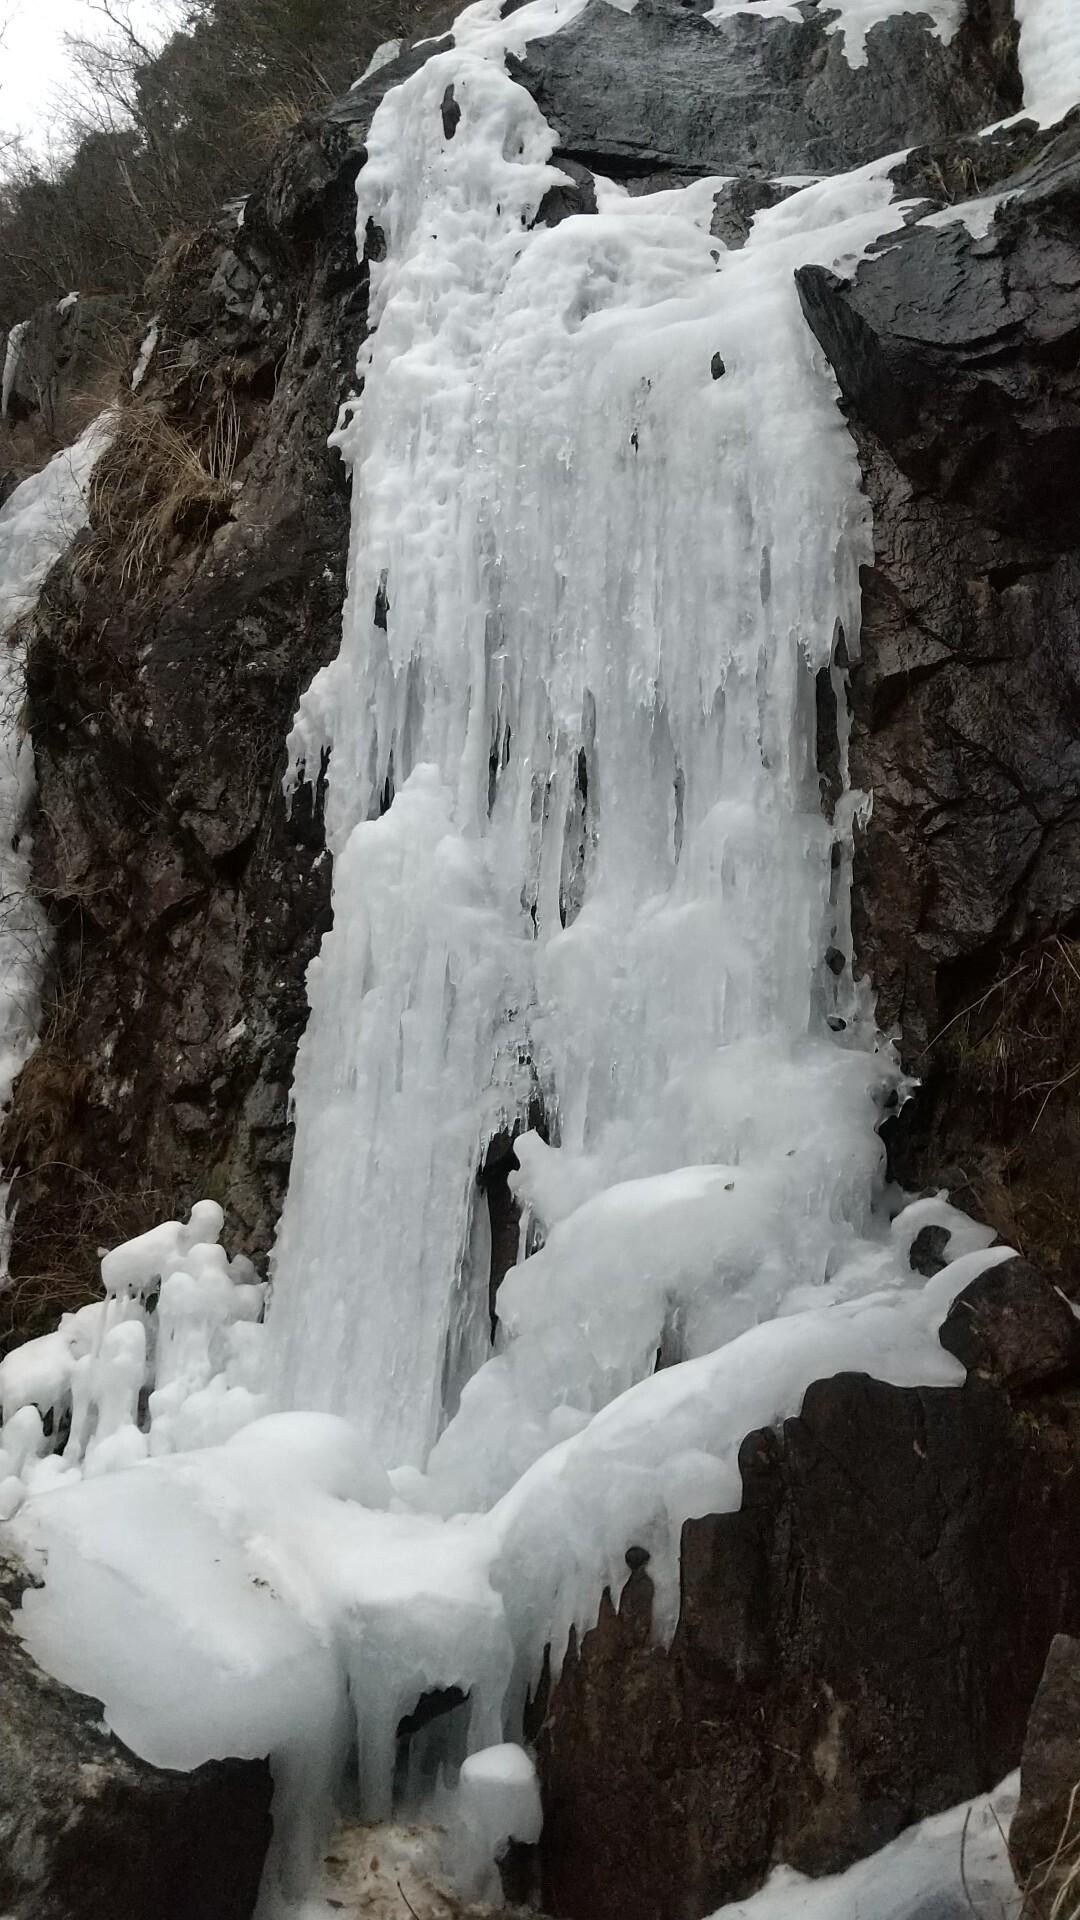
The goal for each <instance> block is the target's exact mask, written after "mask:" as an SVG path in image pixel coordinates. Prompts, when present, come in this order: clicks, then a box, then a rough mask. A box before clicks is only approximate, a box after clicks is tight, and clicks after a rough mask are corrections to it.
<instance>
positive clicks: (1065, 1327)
mask: <svg viewBox="0 0 1080 1920" xmlns="http://www.w3.org/2000/svg"><path fill="white" fill-rule="evenodd" d="M941 1344H942V1346H943V1347H946V1348H947V1349H948V1351H949V1352H950V1353H952V1354H955V1355H956V1358H957V1359H958V1360H959V1361H960V1362H961V1363H962V1365H964V1366H965V1367H966V1368H967V1369H968V1372H969V1373H973V1372H979V1373H988V1374H991V1375H993V1377H994V1378H995V1379H996V1380H1000V1381H1001V1383H1002V1385H1003V1386H1006V1387H1009V1388H1013V1389H1021V1388H1024V1387H1030V1386H1035V1385H1038V1384H1039V1383H1045V1382H1046V1381H1048V1380H1056V1379H1060V1378H1063V1377H1065V1376H1066V1375H1069V1374H1075V1373H1077V1372H1080V1321H1078V1320H1077V1318H1076V1315H1075V1314H1074V1312H1073V1310H1072V1308H1071V1307H1070V1305H1069V1303H1068V1301H1067V1300H1066V1299H1065V1296H1064V1294H1062V1293H1061V1292H1059V1290H1058V1288H1057V1287H1054V1286H1051V1284H1050V1282H1049V1280H1047V1279H1046V1278H1045V1276H1044V1275H1043V1274H1041V1273H1039V1272H1038V1270H1037V1269H1036V1268H1035V1267H1032V1266H1030V1265H1029V1264H1028V1262H1027V1261H1026V1260H1006V1261H1004V1262H1003V1263H1002V1265H1001V1266H997V1267H990V1268H989V1269H988V1270H987V1272H985V1273H982V1274H980V1275H979V1277H978V1279H977V1280H973V1281H972V1282H971V1285H970V1286H968V1287H965V1288H964V1291H963V1293H961V1294H958V1295H957V1297H956V1299H955V1300H954V1301H953V1303H952V1306H951V1307H950V1308H949V1311H948V1313H947V1315H946V1317H945V1324H944V1326H943V1327H942V1329H941Z"/></svg>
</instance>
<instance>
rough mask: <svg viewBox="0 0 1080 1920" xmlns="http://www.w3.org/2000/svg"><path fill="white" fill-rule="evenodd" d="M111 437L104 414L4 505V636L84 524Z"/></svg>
mask: <svg viewBox="0 0 1080 1920" xmlns="http://www.w3.org/2000/svg"><path fill="white" fill-rule="evenodd" d="M14 332H15V328H14V327H13V328H12V334H14ZM10 354H11V335H9V336H8V355H9V357H10ZM108 437H109V424H108V418H107V416H102V417H101V418H99V419H97V420H95V421H93V422H92V423H91V425H90V426H89V427H87V429H86V432H85V433H84V434H83V435H82V437H81V438H80V439H78V440H76V442H75V444H74V446H71V447H65V448H64V449H63V451H62V452H60V453H57V454H54V455H53V458H52V459H51V460H50V461H49V462H48V465H47V466H44V467H42V469H41V471H40V473H35V474H31V476H30V478H29V479H28V480H24V481H23V482H22V484H21V486H18V487H16V488H15V491H14V493H12V494H10V495H9V497H8V498H7V500H5V502H4V504H3V506H2V507H0V632H2V631H3V630H4V629H5V628H6V627H9V626H10V625H11V623H12V621H13V620H17V619H18V617H19V615H20V614H21V613H24V612H25V611H26V608H27V607H28V606H30V604H31V602H32V601H33V598H34V595H35V593H36V592H37V589H38V587H39V586H40V584H41V582H42V580H43V579H44V577H45V575H46V573H47V572H48V570H49V568H50V567H51V566H52V564H53V561H54V560H56V559H58V557H59V556H60V554H61V553H63V551H64V549H65V548H66V547H68V546H69V545H70V544H71V541H72V540H73V538H74V536H75V534H76V533H78V531H79V529H80V527H82V526H83V525H84V524H85V521H86V489H87V485H88V483H89V479H90V475H91V472H92V471H93V467H94V463H95V461H96V460H97V459H98V457H99V455H100V454H101V453H102V452H103V451H104V449H105V446H106V445H107V442H108Z"/></svg>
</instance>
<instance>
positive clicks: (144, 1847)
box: [0, 1557, 271, 1920]
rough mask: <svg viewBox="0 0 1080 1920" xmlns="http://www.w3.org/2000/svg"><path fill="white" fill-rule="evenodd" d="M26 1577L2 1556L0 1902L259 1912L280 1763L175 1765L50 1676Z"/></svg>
mask: <svg viewBox="0 0 1080 1920" xmlns="http://www.w3.org/2000/svg"><path fill="white" fill-rule="evenodd" d="M27 1584H28V1576H27V1574H26V1572H25V1570H24V1569H23V1568H22V1567H20V1566H19V1565H18V1564H17V1563H14V1562H12V1561H10V1560H7V1559H4V1558H2V1557H0V1698H2V1701H3V1712H2V1713H0V1912H3V1914H4V1916H5V1920H250V1916H251V1914H252V1912H253V1911H254V1906H255V1899H256V1896H257V1893H258V1888H259V1877H260V1874H261V1871H262V1862H263V1857H264V1855H265V1852H266V1847H267V1843H268V1841H269V1838H270V1796H271V1781H270V1771H269V1768H268V1767H267V1766H266V1764H265V1762H263V1761H240V1760H226V1761H222V1762H215V1763H213V1764H211V1765H209V1766H205V1767H200V1768H198V1769H197V1771H196V1772H194V1773H188V1774H176V1773H165V1772H162V1771H161V1770H160V1769H159V1768H157V1767H151V1766H147V1765H146V1764H145V1762H144V1761H141V1760H137V1759H136V1758H135V1756H134V1755H133V1754H130V1753H129V1752H128V1751H127V1749H126V1748H124V1747H122V1746H121V1745H120V1743H119V1741H118V1740H116V1739H114V1738H113V1736H112V1735H111V1734H110V1733H109V1732H108V1731H107V1729H106V1728H105V1727H104V1725H103V1723H102V1719H101V1708H100V1707H99V1705H98V1704H97V1702H96V1701H93V1700H84V1699H82V1698H81V1697H80V1696H79V1695H78V1694H74V1693H71V1692H69V1691H68V1689H67V1688H66V1687H62V1686H59V1685H58V1684H57V1682H56V1681H54V1680H50V1679H48V1678H47V1677H46V1676H45V1675H44V1674H43V1673H41V1672H40V1671H39V1669H38V1668H37V1667H35V1666H34V1664H33V1662H32V1661H31V1660H30V1658H29V1656H28V1655H27V1654H26V1652H25V1651H24V1649H23V1647H22V1645H21V1643H20V1641H19V1639H18V1636H17V1634H16V1631H15V1628H14V1626H13V1623H12V1614H13V1611H14V1609H15V1608H16V1607H17V1605H18V1601H19V1599H20V1597H21V1594H22V1592H23V1589H24V1588H25V1587H26V1585H27Z"/></svg>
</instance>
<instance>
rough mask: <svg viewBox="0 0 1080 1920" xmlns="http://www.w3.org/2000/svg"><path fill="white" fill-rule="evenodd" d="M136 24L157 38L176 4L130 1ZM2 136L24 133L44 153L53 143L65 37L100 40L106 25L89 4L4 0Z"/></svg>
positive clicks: (0, 5) (0, 9) (0, 15)
mask: <svg viewBox="0 0 1080 1920" xmlns="http://www.w3.org/2000/svg"><path fill="white" fill-rule="evenodd" d="M130 13H131V18H132V21H133V24H134V25H135V26H136V27H137V28H138V29H139V30H143V29H146V30H147V31H148V33H149V34H151V35H152V34H153V30H154V28H155V27H166V26H167V25H168V23H169V17H170V15H171V14H175V0H131V3H130ZM5 21H6V22H7V30H6V32H5V34H4V37H3V44H2V45H0V135H2V134H4V133H22V134H25V135H26V136H27V138H28V139H29V140H30V141H31V142H32V144H33V145H34V146H35V147H36V148H38V149H39V150H40V149H44V148H45V147H47V146H48V143H49V132H50V123H51V119H52V114H51V111H50V110H51V107H52V105H53V102H54V101H55V98H56V93H57V89H58V88H60V87H62V86H63V84H64V81H65V79H66V77H67V64H66V61H65V57H64V40H63V37H64V34H65V33H81V34H90V35H93V36H94V37H98V36H100V35H101V34H102V31H103V29H104V27H105V25H106V23H105V22H103V21H102V18H101V15H100V13H97V14H95V12H94V9H93V6H92V4H91V0H0V25H2V24H3V23H4V22H5Z"/></svg>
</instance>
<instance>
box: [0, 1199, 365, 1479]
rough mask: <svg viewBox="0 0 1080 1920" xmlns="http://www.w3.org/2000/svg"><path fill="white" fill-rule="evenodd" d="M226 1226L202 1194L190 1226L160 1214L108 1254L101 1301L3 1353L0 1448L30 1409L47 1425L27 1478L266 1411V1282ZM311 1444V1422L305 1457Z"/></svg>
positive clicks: (223, 1427)
mask: <svg viewBox="0 0 1080 1920" xmlns="http://www.w3.org/2000/svg"><path fill="white" fill-rule="evenodd" d="M222 1225H223V1215H222V1211H221V1208H220V1207H219V1206H218V1205H217V1203H216V1201H213V1200H203V1201H198V1202H197V1203H196V1204H195V1206H194V1207H193V1208H192V1210H191V1217H190V1219H189V1220H188V1221H186V1222H185V1223H181V1222H180V1221H178V1220H169V1221H166V1222H164V1224H163V1225H161V1226H158V1227H154V1228H152V1229H151V1230H150V1232H148V1233H144V1234H140V1235H139V1236H138V1238H137V1239H135V1240H130V1241H128V1242H127V1243H126V1244H125V1245H124V1246H122V1247H117V1248H115V1249H114V1250H113V1251H112V1252H111V1253H107V1254H105V1256H104V1258H103V1259H102V1262H101V1273H102V1281H103V1283H104V1287H105V1299H104V1300H100V1301H95V1302H91V1303H90V1304H89V1305H87V1306H85V1307H80V1308H79V1310H78V1312H77V1313H65V1314H64V1315H63V1316H62V1318H61V1320H60V1324H59V1326H58V1327H57V1329H56V1330H55V1332H53V1333H48V1334H43V1335H42V1336H41V1337H40V1338H39V1339H36V1340H28V1341H26V1342H24V1344H23V1345H22V1346H20V1347H15V1348H13V1349H12V1351H11V1352H10V1353H8V1354H7V1355H6V1356H5V1357H4V1359H3V1360H0V1417H2V1419H3V1423H4V1424H3V1426H2V1427H0V1457H2V1454H3V1452H5V1451H7V1450H8V1448H9V1436H10V1433H11V1431H12V1423H13V1421H18V1420H21V1419H23V1418H24V1417H25V1416H26V1414H27V1412H29V1413H31V1414H32V1415H33V1416H34V1418H35V1419H36V1420H37V1421H38V1423H39V1425H40V1422H41V1420H42V1419H48V1420H49V1423H50V1427H51V1434H52V1442H51V1444H50V1446H49V1447H47V1448H45V1447H44V1446H42V1447H41V1448H39V1449H37V1450H36V1451H35V1455H34V1458H35V1459H36V1458H37V1453H38V1452H44V1454H45V1456H46V1457H45V1458H44V1459H42V1460H41V1462H40V1466H39V1467H37V1468H35V1470H34V1471H33V1472H32V1473H29V1474H28V1475H27V1476H26V1477H27V1483H28V1485H31V1486H35V1485H39V1484H42V1483H43V1482H44V1483H45V1484H52V1483H53V1482H54V1481H56V1480H57V1479H58V1478H71V1477H75V1478H77V1477H78V1475H79V1472H80V1471H85V1473H87V1474H100V1473H102V1472H106V1471H109V1470H111V1469H113V1468H116V1467H122V1466H128V1465H130V1464H131V1463H132V1462H133V1461H135V1460H139V1459H142V1458H143V1457H144V1456H145V1455H146V1454H147V1452H150V1453H168V1452H171V1451H173V1449H174V1448H176V1447H178V1446H181V1445H184V1446H199V1445H205V1444H209V1443H216V1442H219V1441H222V1440H225V1439H227V1438H228V1437H229V1435H230V1434H231V1433H233V1432H234V1431H235V1430H236V1429H237V1428H238V1427H240V1426H241V1425H246V1424H247V1423H248V1422H250V1421H251V1420H252V1419H253V1418H255V1417H256V1415H258V1414H259V1413H260V1412H261V1411H262V1402H261V1401H260V1400H259V1399H258V1397H257V1396H256V1394H255V1392H254V1391H253V1387H254V1382H255V1378H256V1373H257V1346H258V1340H259V1335H260V1332H261V1329H260V1328H259V1327H258V1325H257V1322H258V1320H259V1318H260V1315H261V1312H262V1306H263V1293H264V1289H263V1287H262V1286H261V1284H260V1283H259V1282H258V1280H257V1279H256V1275H255V1271H254V1268H253V1267H252V1265H251V1262H250V1261H249V1260H247V1259H245V1258H244V1257H243V1256H242V1255H240V1256H237V1257H236V1258H234V1259H233V1260H229V1259H227V1257H226V1255H225V1252H224V1249H223V1248H221V1247H220V1246H218V1244H217V1239H218V1235H219V1234H220V1232H221V1229H222ZM151 1295H153V1296H154V1299H153V1301H152V1302H151V1299H150V1296H151ZM144 1395H146V1396H148V1398H147V1401H146V1407H147V1418H146V1419H145V1420H144V1419H143V1413H142V1400H143V1396H144ZM297 1432H299V1429H297ZM61 1438H62V1439H63V1447H62V1452H61V1453H56V1452H54V1448H55V1447H56V1446H57V1445H58V1443H59V1442H60V1440H61ZM270 1438H271V1442H272V1436H270ZM316 1440H317V1436H316ZM312 1444H313V1440H312V1436H311V1434H310V1430H308V1438H307V1440H306V1442H305V1443H304V1445H303V1446H302V1447H301V1459H302V1460H304V1459H306V1458H307V1453H306V1452H305V1450H304V1449H305V1447H306V1449H307V1451H310V1449H311V1446H312ZM13 1471H15V1472H19V1471H22V1469H20V1468H16V1469H13ZM335 1471H336V1472H344V1471H346V1466H345V1464H344V1463H339V1464H338V1465H337V1466H336V1467H335ZM0 1477H2V1476H0ZM364 1484H365V1487H367V1488H368V1490H369V1491H370V1488H371V1486H372V1484H375V1483H373V1482H372V1481H371V1480H370V1479H369V1480H367V1481H365V1483H364Z"/></svg>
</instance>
